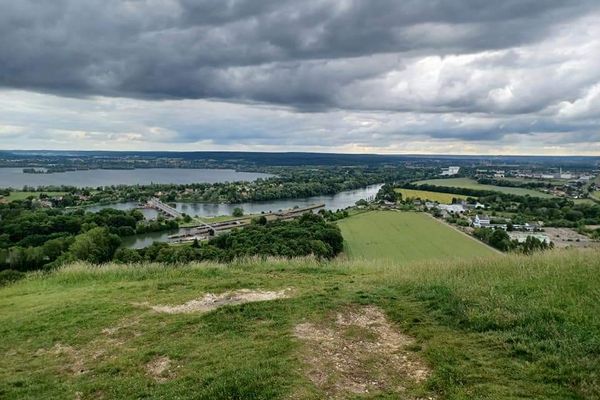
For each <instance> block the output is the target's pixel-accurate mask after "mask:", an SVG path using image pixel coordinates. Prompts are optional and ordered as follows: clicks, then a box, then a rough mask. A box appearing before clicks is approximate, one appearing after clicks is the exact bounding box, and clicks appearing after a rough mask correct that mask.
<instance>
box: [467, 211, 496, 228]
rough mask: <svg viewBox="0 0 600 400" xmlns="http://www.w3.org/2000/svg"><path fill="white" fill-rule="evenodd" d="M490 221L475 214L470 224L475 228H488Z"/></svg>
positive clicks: (483, 216) (488, 218)
mask: <svg viewBox="0 0 600 400" xmlns="http://www.w3.org/2000/svg"><path fill="white" fill-rule="evenodd" d="M490 221H491V219H490V217H488V216H487V215H479V214H477V215H476V216H475V218H473V219H472V220H471V224H472V225H473V226H474V227H475V228H488V227H490V224H491V222H490Z"/></svg>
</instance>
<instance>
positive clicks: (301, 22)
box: [0, 0, 597, 110]
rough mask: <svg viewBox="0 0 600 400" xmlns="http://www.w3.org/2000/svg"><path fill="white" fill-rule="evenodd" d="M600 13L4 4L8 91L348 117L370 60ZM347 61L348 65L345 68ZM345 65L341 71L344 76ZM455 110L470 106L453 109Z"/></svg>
mask: <svg viewBox="0 0 600 400" xmlns="http://www.w3.org/2000/svg"><path fill="white" fill-rule="evenodd" d="M595 4H597V2H595V1H559V0H549V1H544V2H540V1H535V0H511V1H502V2H489V1H487V0H456V1H451V2H448V1H441V0H434V1H423V0H412V1H395V0H381V1H377V2H373V1H366V0H364V1H358V0H354V1H353V0H340V1H334V0H307V1H303V2H298V1H292V0H287V1H285V0H280V1H274V0H263V1H256V0H238V1H235V0H226V1H225V0H224V1H219V2H215V1H208V0H206V1H191V0H180V1H176V0H138V1H120V0H102V1H100V0H87V1H80V0H57V1H52V2H39V1H34V0H22V1H18V2H15V1H10V0H2V1H0V11H1V12H0V85H2V86H5V87H11V88H24V89H32V90H38V91H46V92H51V93H58V94H63V95H69V96H87V95H108V96H125V97H138V98H144V97H147V98H217V99H227V100H230V101H241V102H244V101H250V102H252V101H256V102H266V103H273V104H281V105H291V106H296V107H300V108H305V109H309V110H310V109H313V110H316V109H321V108H327V107H334V108H335V107H341V108H345V107H351V104H347V103H346V102H343V101H339V99H336V97H335V96H334V95H332V92H335V91H336V90H339V89H341V88H344V87H346V86H347V85H348V84H350V83H351V82H355V81H357V80H364V79H366V78H370V77H376V76H379V75H381V74H382V73H385V68H383V66H378V65H373V62H372V60H371V61H369V58H374V59H376V60H381V59H382V58H385V54H395V55H396V58H397V59H398V64H400V65H401V64H402V61H401V60H403V59H405V58H406V57H410V56H411V55H414V54H437V55H444V54H453V53H470V52H475V51H481V50H489V49H503V48H510V47H513V46H518V45H522V44H526V43H531V42H535V41H538V40H540V39H541V38H543V37H544V35H545V34H546V33H547V32H548V30H549V29H551V28H552V27H553V26H554V25H556V24H558V23H560V22H564V21H567V20H570V19H572V18H575V17H577V16H580V15H583V14H585V13H586V12H589V11H590V10H591V9H592V8H593V7H595ZM328 60H329V61H330V62H332V63H333V66H332V67H330V66H328V65H327V61H328ZM342 63H346V64H348V65H349V66H348V67H340V66H339V65H336V64H342ZM336 68H341V71H340V73H339V74H338V76H336V74H335V72H336V71H335V69H336ZM391 68H392V67H391V66H388V70H389V69H391ZM448 107H449V108H456V107H460V104H458V105H457V104H455V103H453V102H452V101H450V102H449V103H448ZM358 108H360V106H358ZM382 108H386V107H382ZM390 108H394V107H390Z"/></svg>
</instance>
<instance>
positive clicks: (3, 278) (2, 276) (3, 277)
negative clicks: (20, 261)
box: [0, 269, 25, 286]
mask: <svg viewBox="0 0 600 400" xmlns="http://www.w3.org/2000/svg"><path fill="white" fill-rule="evenodd" d="M24 277H25V273H23V272H19V271H15V270H14V269H5V270H4V271H0V286H4V285H8V284H9V283H13V282H16V281H18V280H20V279H23V278H24Z"/></svg>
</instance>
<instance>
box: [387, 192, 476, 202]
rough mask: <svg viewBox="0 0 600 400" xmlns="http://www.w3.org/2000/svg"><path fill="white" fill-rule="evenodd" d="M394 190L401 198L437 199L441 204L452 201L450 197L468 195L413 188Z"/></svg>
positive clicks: (463, 197)
mask: <svg viewBox="0 0 600 400" xmlns="http://www.w3.org/2000/svg"><path fill="white" fill-rule="evenodd" d="M396 192H398V193H401V194H402V198H403V199H410V198H412V199H421V200H430V201H437V202H438V203H441V204H450V203H452V199H453V198H456V199H466V198H467V197H468V196H464V195H462V194H452V193H439V192H430V191H428V190H414V189H396Z"/></svg>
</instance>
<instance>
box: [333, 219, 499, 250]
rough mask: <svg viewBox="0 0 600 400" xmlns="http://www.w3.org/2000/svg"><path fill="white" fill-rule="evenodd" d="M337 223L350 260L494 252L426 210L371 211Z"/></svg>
mask: <svg viewBox="0 0 600 400" xmlns="http://www.w3.org/2000/svg"><path fill="white" fill-rule="evenodd" d="M338 226H339V227H340V229H341V230H342V236H344V253H345V254H346V256H347V257H349V258H351V259H360V260H370V259H377V260H393V261H395V262H398V261H401V262H405V261H420V260H431V259H450V258H474V257H488V256H494V255H497V253H496V252H495V250H493V249H491V248H489V247H488V246H486V245H484V244H483V243H481V242H479V241H477V240H476V239H474V238H472V237H469V236H467V235H465V234H463V233H461V232H458V231H456V230H455V229H453V228H451V227H449V226H448V225H445V224H443V223H441V222H439V221H437V220H435V219H434V218H432V217H431V216H429V215H428V214H425V213H416V212H397V211H372V212H367V213H362V214H358V215H354V216H352V217H350V218H346V219H343V220H340V221H339V222H338Z"/></svg>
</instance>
